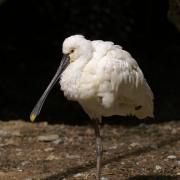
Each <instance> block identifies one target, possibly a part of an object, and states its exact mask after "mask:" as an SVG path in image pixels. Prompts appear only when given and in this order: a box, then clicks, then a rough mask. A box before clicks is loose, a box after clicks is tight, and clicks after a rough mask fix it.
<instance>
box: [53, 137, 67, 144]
mask: <svg viewBox="0 0 180 180" xmlns="http://www.w3.org/2000/svg"><path fill="white" fill-rule="evenodd" d="M53 143H54V144H56V145H58V144H63V143H64V140H63V139H62V138H59V139H57V140H55V141H53Z"/></svg>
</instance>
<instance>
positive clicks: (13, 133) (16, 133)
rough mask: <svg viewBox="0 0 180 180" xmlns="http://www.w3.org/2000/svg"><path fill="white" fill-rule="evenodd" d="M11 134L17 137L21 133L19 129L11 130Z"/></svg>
mask: <svg viewBox="0 0 180 180" xmlns="http://www.w3.org/2000/svg"><path fill="white" fill-rule="evenodd" d="M11 135H12V136H18V137H19V136H21V133H20V132H19V131H12V132H11Z"/></svg>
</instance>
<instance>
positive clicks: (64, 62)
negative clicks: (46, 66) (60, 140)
mask: <svg viewBox="0 0 180 180" xmlns="http://www.w3.org/2000/svg"><path fill="white" fill-rule="evenodd" d="M69 61H70V58H69V55H64V56H63V58H62V60H61V63H60V65H59V68H58V69H57V72H56V74H55V75H54V77H53V79H52V80H51V82H50V83H49V85H48V87H47V88H46V90H45V91H44V93H43V94H42V96H41V98H40V99H39V101H38V102H37V104H36V105H35V107H34V109H33V110H32V112H31V114H30V120H31V121H34V120H35V118H36V116H38V115H39V113H40V111H41V108H42V106H43V104H44V102H45V100H46V98H47V96H48V94H49V92H50V91H51V89H52V88H53V86H54V85H55V84H56V82H57V81H58V80H59V79H60V76H61V74H62V72H63V71H64V70H65V69H66V67H67V66H68V65H69Z"/></svg>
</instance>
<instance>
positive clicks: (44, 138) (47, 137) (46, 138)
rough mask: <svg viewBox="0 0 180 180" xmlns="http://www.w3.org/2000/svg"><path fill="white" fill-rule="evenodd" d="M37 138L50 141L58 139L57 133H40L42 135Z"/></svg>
mask: <svg viewBox="0 0 180 180" xmlns="http://www.w3.org/2000/svg"><path fill="white" fill-rule="evenodd" d="M37 139H38V141H44V142H52V141H55V140H57V139H59V135H57V134H51V135H42V136H38V137H37Z"/></svg>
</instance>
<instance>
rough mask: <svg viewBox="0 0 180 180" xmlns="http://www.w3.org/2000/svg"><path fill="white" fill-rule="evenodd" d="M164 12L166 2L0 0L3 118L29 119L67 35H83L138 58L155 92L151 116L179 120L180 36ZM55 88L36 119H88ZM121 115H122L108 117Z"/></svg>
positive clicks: (0, 115)
mask: <svg viewBox="0 0 180 180" xmlns="http://www.w3.org/2000/svg"><path fill="white" fill-rule="evenodd" d="M168 10H169V3H168V1H167V0H159V1H157V0H146V1H144V0H140V1H136V0H126V1H124V0H99V1H97V0H88V1H85V0H64V1H60V0H42V1H40V0H39V1H38V0H31V1H30V0H26V1H25V0H21V1H20V0H4V2H2V0H1V1H0V119H2V120H10V119H19V118H23V119H25V120H28V118H29V114H30V112H31V110H32V108H33V106H34V105H35V103H36V102H37V100H38V99H39V97H40V95H41V94H42V93H43V91H44V90H45V88H46V86H47V85H48V83H49V81H50V80H51V78H52V76H53V75H54V73H55V71H56V69H57V67H58V65H59V62H60V58H61V55H62V54H61V48H62V47H61V44H62V42H63V40H64V38H66V37H68V36H70V35H73V34H83V35H85V37H87V38H88V39H91V40H94V39H102V40H108V41H113V42H114V43H116V44H120V45H121V46H123V47H124V49H126V50H128V51H129V52H130V53H131V54H132V56H133V57H134V58H135V59H136V60H137V62H138V63H139V65H140V67H141V68H142V70H143V72H144V74H145V77H146V79H147V81H148V83H149V84H150V86H151V88H152V90H153V92H154V95H155V120H153V121H154V122H161V121H166V120H179V119H180V86H179V83H180V81H179V77H180V70H179V60H180V41H179V40H180V36H179V32H178V30H177V29H176V27H175V26H174V25H173V24H172V23H171V22H170V21H169V19H168ZM59 89H60V88H59V86H58V85H57V86H56V87H55V88H54V89H53V91H52V92H51V93H50V95H49V97H48V98H47V101H46V103H45V104H44V107H43V109H42V113H41V115H40V116H39V118H38V120H39V121H40V120H48V121H51V122H56V121H58V122H64V123H82V122H85V120H87V119H88V117H87V115H86V114H85V113H84V112H83V111H82V109H81V107H80V106H79V105H78V104H77V103H76V102H69V101H67V100H66V99H65V98H64V97H63V93H62V92H60V90H59ZM119 119H121V120H122V121H121V122H123V121H126V118H119V117H114V118H107V121H108V120H112V122H116V120H119ZM128 122H129V123H130V124H131V123H133V122H136V119H134V120H133V121H128Z"/></svg>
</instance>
